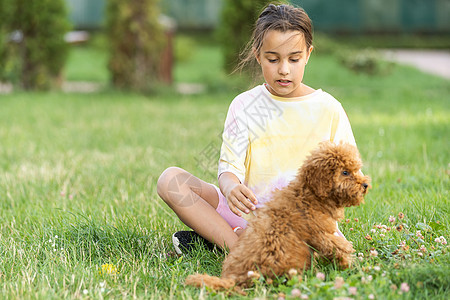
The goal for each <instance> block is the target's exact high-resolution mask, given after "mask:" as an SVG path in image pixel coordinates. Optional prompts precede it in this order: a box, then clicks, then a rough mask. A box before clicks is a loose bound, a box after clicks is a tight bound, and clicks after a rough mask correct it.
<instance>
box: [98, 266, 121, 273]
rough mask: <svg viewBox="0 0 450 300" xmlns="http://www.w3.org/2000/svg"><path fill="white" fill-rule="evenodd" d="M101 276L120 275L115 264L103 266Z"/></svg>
mask: <svg viewBox="0 0 450 300" xmlns="http://www.w3.org/2000/svg"><path fill="white" fill-rule="evenodd" d="M99 273H100V275H105V274H107V275H116V274H119V272H118V271H117V267H116V266H115V265H113V264H103V265H102V267H101V270H100V272H99Z"/></svg>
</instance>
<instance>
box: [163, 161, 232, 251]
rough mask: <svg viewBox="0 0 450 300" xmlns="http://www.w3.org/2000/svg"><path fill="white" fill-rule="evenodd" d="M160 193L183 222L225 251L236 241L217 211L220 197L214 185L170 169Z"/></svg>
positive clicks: (165, 174)
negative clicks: (225, 248)
mask: <svg viewBox="0 0 450 300" xmlns="http://www.w3.org/2000/svg"><path fill="white" fill-rule="evenodd" d="M157 190H158V195H159V196H160V197H161V198H162V199H163V200H164V202H166V203H167V205H168V206H169V207H170V208H171V209H172V210H173V211H174V212H175V213H176V214H177V216H178V217H179V218H180V220H181V221H182V222H183V223H184V224H186V225H187V226H189V227H190V228H192V229H193V230H194V231H195V232H197V233H198V234H199V235H201V236H202V237H204V238H205V239H207V240H208V241H211V242H213V243H215V244H217V245H218V246H220V247H222V248H224V247H228V248H231V247H232V246H233V245H234V244H235V242H236V241H237V239H238V235H237V234H236V233H235V232H233V230H232V229H231V227H230V225H229V224H228V223H227V222H226V221H225V220H224V219H223V218H222V217H221V216H220V215H219V214H218V213H217V211H216V208H217V206H218V204H219V196H218V195H217V191H216V188H215V187H214V186H213V185H211V184H209V183H207V182H204V181H203V180H200V179H198V178H197V177H195V176H194V175H192V174H190V173H188V172H187V171H185V170H183V169H180V168H177V167H170V168H168V169H166V170H165V171H164V172H163V173H162V174H161V176H160V177H159V179H158V184H157Z"/></svg>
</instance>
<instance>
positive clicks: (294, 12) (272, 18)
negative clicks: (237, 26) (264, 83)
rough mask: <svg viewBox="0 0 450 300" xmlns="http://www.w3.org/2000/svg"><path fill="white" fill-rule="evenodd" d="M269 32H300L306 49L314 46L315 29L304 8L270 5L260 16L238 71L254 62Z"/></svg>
mask: <svg viewBox="0 0 450 300" xmlns="http://www.w3.org/2000/svg"><path fill="white" fill-rule="evenodd" d="M269 30H278V31H281V32H286V31H290V30H294V31H300V32H301V33H302V34H303V36H304V38H305V43H306V48H307V49H309V48H310V47H311V46H312V40H313V27H312V22H311V19H310V18H309V17H308V14H307V13H306V12H305V10H304V9H303V8H300V7H294V6H292V5H287V4H281V5H275V4H269V5H268V6H267V7H266V8H265V9H264V10H263V11H262V12H261V14H260V15H259V17H258V20H257V21H256V24H255V28H254V30H253V34H252V38H251V40H250V42H249V43H248V44H247V47H246V49H245V50H244V51H243V52H242V53H241V57H242V58H241V61H240V63H239V65H238V67H237V69H236V70H237V71H240V70H242V69H243V68H244V67H245V66H246V65H248V64H250V63H251V62H253V61H254V58H255V57H254V52H256V53H259V51H260V50H261V47H262V44H263V41H264V37H265V36H266V34H267V32H268V31H269Z"/></svg>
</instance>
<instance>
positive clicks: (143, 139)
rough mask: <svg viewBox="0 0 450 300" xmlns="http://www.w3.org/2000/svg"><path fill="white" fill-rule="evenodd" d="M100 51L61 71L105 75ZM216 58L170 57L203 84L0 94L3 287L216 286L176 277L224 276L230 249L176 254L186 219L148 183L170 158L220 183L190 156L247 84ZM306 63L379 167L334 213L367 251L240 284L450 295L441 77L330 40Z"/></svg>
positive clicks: (179, 71) (159, 291) (202, 294)
mask: <svg viewBox="0 0 450 300" xmlns="http://www.w3.org/2000/svg"><path fill="white" fill-rule="evenodd" d="M106 60H107V59H106V56H105V53H104V52H103V51H100V50H99V48H96V47H86V46H85V47H78V48H75V49H74V51H73V52H72V54H71V60H70V61H69V63H68V68H67V71H66V75H67V78H68V79H69V80H75V81H80V80H83V81H95V82H100V83H103V84H105V85H106V84H107V80H108V74H107V71H106V68H105V65H104V63H105V62H106ZM220 64H221V61H220V52H219V49H218V48H217V47H215V46H214V45H211V44H208V45H206V46H204V47H203V46H202V45H201V44H196V48H195V50H194V51H193V52H192V55H191V56H190V57H188V58H187V59H185V60H183V62H181V63H179V64H178V65H177V68H176V70H175V77H176V80H177V81H178V82H201V83H205V82H206V84H207V85H208V89H207V92H205V93H203V94H200V95H180V94H177V93H176V92H175V91H174V88H166V89H165V90H163V88H161V91H160V92H158V93H156V94H154V95H139V94H133V93H124V92H117V91H113V90H102V91H100V92H97V93H91V94H82V93H62V92H49V93H22V92H16V93H13V94H9V95H0V107H1V109H0V168H1V172H0V287H1V290H2V297H4V298H7V299H22V298H33V299H35V298H36V299H60V298H75V299H78V298H82V299H89V298H95V299H102V298H128V297H129V298H131V297H136V298H149V299H166V298H181V299H198V298H209V297H211V298H216V299H223V298H226V294H225V293H218V294H215V293H208V292H207V291H205V290H197V289H194V288H190V287H184V285H183V282H184V279H185V277H186V276H187V274H191V273H194V272H207V273H209V274H213V275H218V274H220V270H221V262H222V260H223V258H224V254H222V253H220V252H208V251H202V250H201V249H198V251H195V252H194V253H192V254H190V255H186V256H181V257H177V256H174V255H173V249H172V245H171V235H172V233H173V232H174V231H177V230H182V229H185V228H186V227H185V226H184V225H183V224H182V223H181V222H180V221H179V220H178V219H177V217H176V216H175V214H174V213H172V212H171V210H170V209H168V207H166V206H165V204H163V203H162V201H161V200H159V198H158V196H157V193H156V186H155V185H156V180H157V178H158V176H159V174H160V173H161V172H162V171H163V170H164V169H165V168H166V167H168V166H172V165H176V166H180V167H183V168H185V169H187V170H189V171H191V172H192V173H194V174H195V175H197V176H199V177H201V178H203V179H205V180H207V181H210V182H215V162H214V161H212V162H211V163H209V162H210V161H211V160H210V159H209V160H208V164H207V166H204V165H200V164H199V163H198V162H197V160H196V158H197V157H202V154H203V153H204V150H205V149H208V148H209V147H216V148H218V147H219V146H220V143H221V140H220V133H221V131H222V126H223V123H224V119H225V115H226V111H227V107H228V105H229V103H230V102H231V100H232V99H233V97H234V96H235V95H236V94H237V93H238V90H239V89H241V88H242V87H244V88H245V87H249V86H250V85H251V80H245V79H242V78H241V79H230V78H228V77H227V76H226V75H224V74H222V73H220ZM306 72H307V73H306V75H305V78H306V80H305V82H306V83H307V84H309V85H311V86H312V87H314V88H322V89H324V90H325V91H327V92H329V93H331V94H332V95H334V96H335V97H336V98H337V99H338V100H340V101H341V103H342V104H343V106H344V108H345V109H346V111H347V113H348V115H349V118H350V121H351V123H352V126H353V130H354V134H355V137H356V139H357V143H358V146H359V148H360V151H361V153H362V157H363V160H364V161H365V167H364V169H363V171H364V173H366V174H369V175H371V177H372V180H373V189H372V190H371V192H370V193H369V195H368V196H367V198H366V203H365V204H363V205H362V206H360V207H357V208H350V209H348V210H347V211H346V220H343V221H342V223H341V225H340V227H341V230H342V231H343V233H344V234H345V235H346V237H347V238H348V239H349V240H350V241H352V242H353V244H354V247H355V249H356V252H357V253H361V254H360V255H361V257H360V258H358V259H357V260H356V262H355V265H354V267H353V268H351V269H349V270H345V271H340V270H336V269H335V268H334V267H333V266H324V265H316V266H314V268H313V269H312V270H310V271H308V272H306V273H305V274H304V275H303V276H300V277H295V278H292V279H286V278H280V279H279V280H277V281H275V284H273V285H268V284H266V283H264V282H263V281H258V282H256V285H255V287H254V288H252V289H249V290H248V291H247V292H248V294H249V296H248V298H249V299H253V298H273V296H275V298H278V297H279V296H281V297H282V296H283V295H285V296H286V298H293V296H292V294H291V293H292V291H293V290H294V294H295V292H297V290H300V292H301V293H302V294H303V295H308V296H309V299H319V298H320V299H333V298H336V297H351V298H353V299H367V298H371V297H372V296H373V297H374V298H375V299H426V298H429V299H448V298H449V296H450V295H449V294H450V288H449V287H450V268H449V265H450V255H449V250H450V249H449V248H448V245H444V244H445V243H444V240H443V239H440V237H441V236H443V237H444V238H445V239H446V240H447V241H448V240H450V235H449V232H450V230H449V175H450V165H449V163H450V153H449V150H448V149H450V143H449V136H450V101H449V100H450V96H449V95H450V85H449V81H446V80H444V79H440V78H437V77H433V76H430V75H426V74H423V73H420V72H418V71H416V70H414V69H412V68H408V67H394V68H393V69H392V70H391V72H390V73H389V74H384V75H376V76H367V75H362V74H355V73H353V72H351V71H349V70H347V69H345V68H343V67H342V65H341V64H340V63H339V62H338V60H337V59H336V58H335V57H334V56H332V55H328V54H327V55H317V54H315V55H314V56H313V57H312V59H311V60H310V63H309V64H308V68H307V71H306ZM236 86H238V87H239V89H238V88H236ZM241 90H242V89H241ZM399 213H403V214H404V216H405V217H404V218H403V219H401V215H400V216H399ZM391 216H392V217H393V218H395V220H393V218H390V217H391ZM377 225H378V227H377ZM382 225H385V226H382ZM400 225H401V226H402V227H400ZM397 228H398V229H399V230H400V229H401V231H398V230H397ZM418 231H420V232H418ZM318 273H323V274H325V280H321V279H319V278H317V274H318ZM319 277H320V276H319ZM338 277H342V278H343V279H344V283H343V286H341V287H339V286H338V285H339V284H338V285H336V283H339V282H340V281H339V279H338V280H336V278H338ZM300 279H301V280H300ZM402 284H403V285H402ZM406 284H407V286H408V287H409V291H406ZM401 287H403V291H402V289H401ZM355 288H356V289H355ZM280 293H283V295H279V294H280Z"/></svg>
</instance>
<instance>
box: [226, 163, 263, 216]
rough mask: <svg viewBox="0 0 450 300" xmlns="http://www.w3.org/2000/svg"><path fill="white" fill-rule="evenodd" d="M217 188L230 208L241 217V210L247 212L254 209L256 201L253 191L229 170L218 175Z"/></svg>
mask: <svg viewBox="0 0 450 300" xmlns="http://www.w3.org/2000/svg"><path fill="white" fill-rule="evenodd" d="M219 188H220V191H221V192H222V194H223V195H224V196H225V197H226V198H227V202H228V206H229V207H230V210H231V211H232V212H233V213H235V214H236V215H238V216H239V217H242V212H244V213H246V214H248V213H250V210H255V209H256V207H255V205H256V204H257V203H258V201H257V200H256V197H255V195H254V194H253V192H252V191H251V190H250V189H249V188H248V187H246V186H245V185H243V184H242V183H241V182H240V181H239V179H238V178H237V176H236V175H234V174H233V173H231V172H224V173H222V174H220V176H219Z"/></svg>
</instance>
